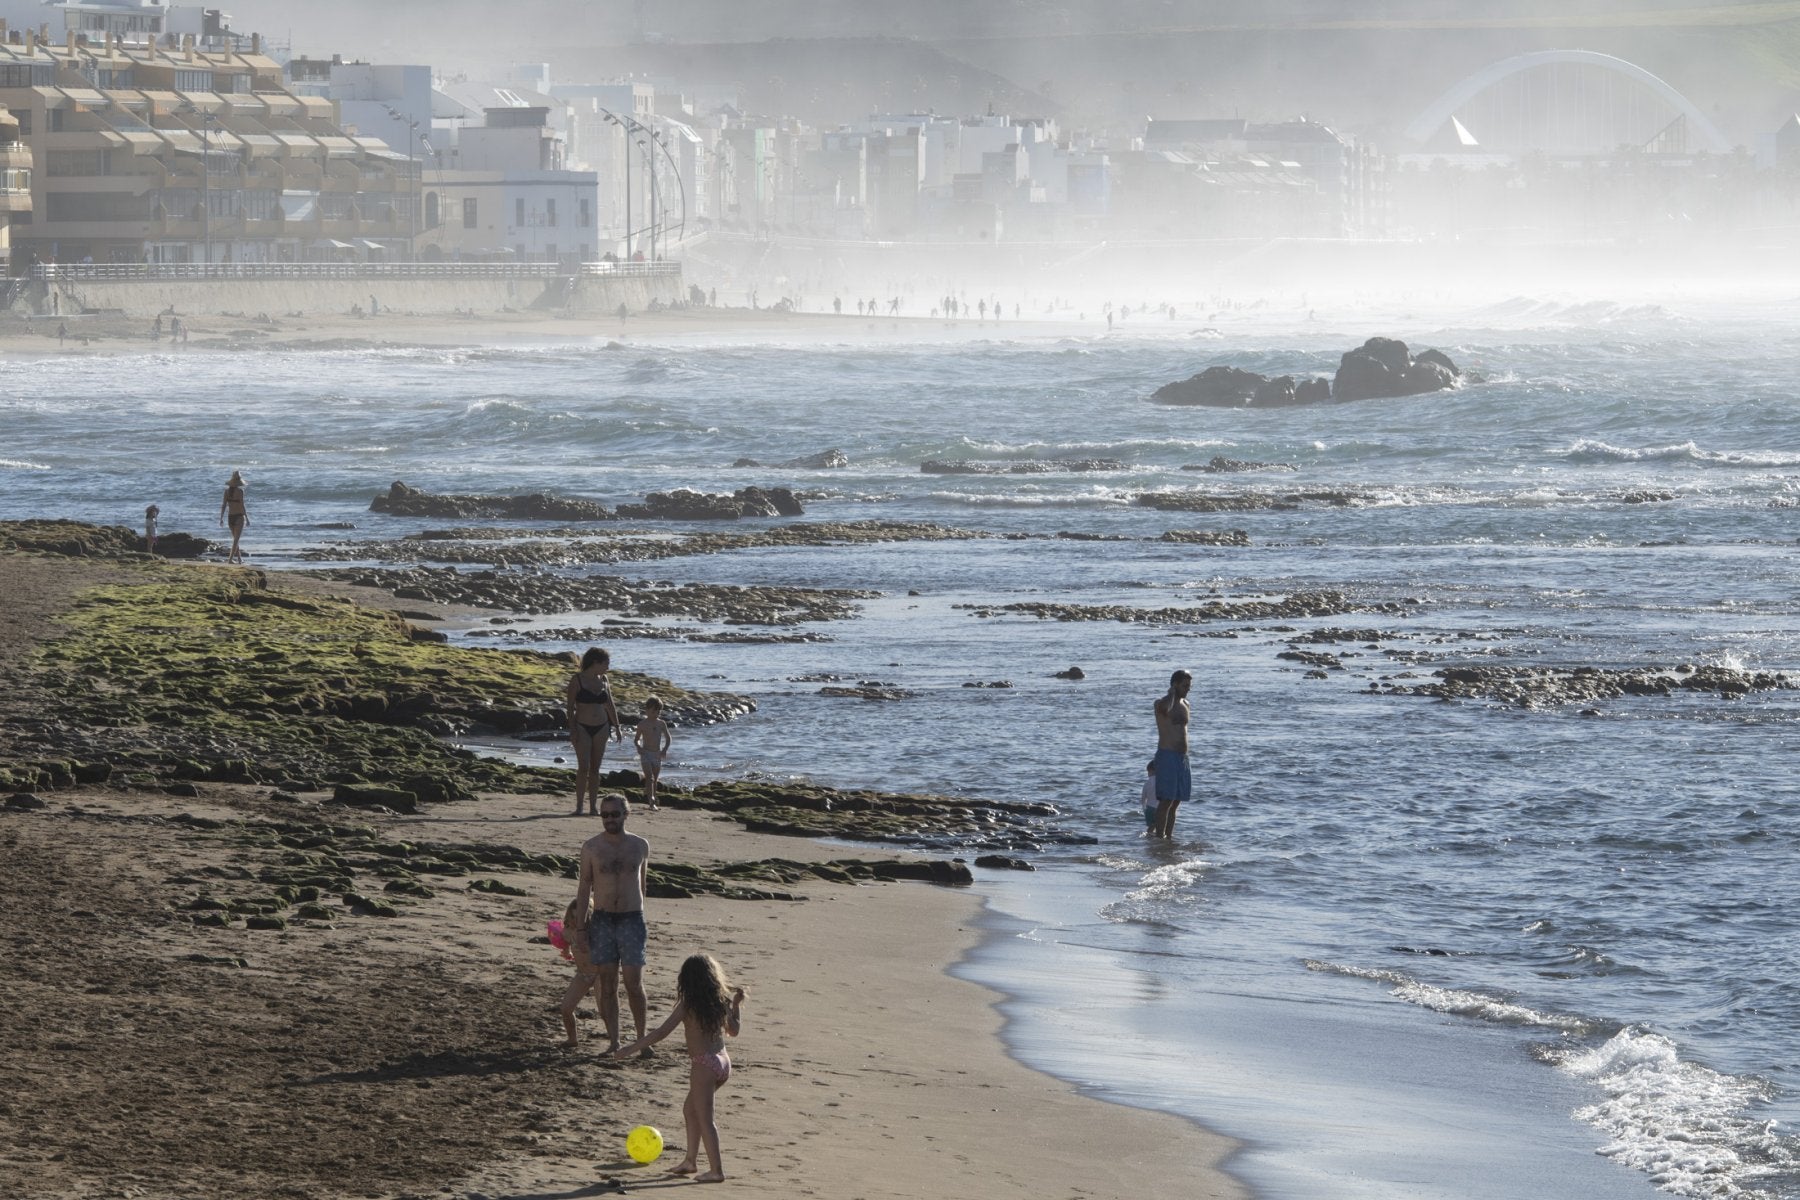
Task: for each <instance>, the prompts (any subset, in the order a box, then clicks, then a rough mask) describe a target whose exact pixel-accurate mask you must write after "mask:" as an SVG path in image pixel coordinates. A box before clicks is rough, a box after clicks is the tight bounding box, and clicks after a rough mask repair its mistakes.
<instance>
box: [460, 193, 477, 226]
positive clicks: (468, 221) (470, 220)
mask: <svg viewBox="0 0 1800 1200" xmlns="http://www.w3.org/2000/svg"><path fill="white" fill-rule="evenodd" d="M463 228H464V229H473V228H475V197H473V196H469V197H466V198H465V199H464V200H463Z"/></svg>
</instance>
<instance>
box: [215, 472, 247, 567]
mask: <svg viewBox="0 0 1800 1200" xmlns="http://www.w3.org/2000/svg"><path fill="white" fill-rule="evenodd" d="M227 523H229V525H230V527H231V553H230V554H228V555H226V557H225V561H226V562H234V563H241V562H243V561H244V551H243V548H242V547H241V546H240V545H239V542H240V541H241V540H242V539H243V536H244V527H245V526H246V525H248V524H250V510H249V508H247V507H246V506H245V504H244V476H243V475H242V474H241V473H240V472H237V471H233V472H232V473H231V478H230V479H229V480H228V481H227V482H226V484H225V496H224V498H223V499H221V500H220V501H219V524H221V525H225V524H227Z"/></svg>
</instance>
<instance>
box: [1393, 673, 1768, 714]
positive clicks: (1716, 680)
mask: <svg viewBox="0 0 1800 1200" xmlns="http://www.w3.org/2000/svg"><path fill="white" fill-rule="evenodd" d="M1434 674H1435V676H1436V679H1437V682H1435V683H1424V684H1417V685H1411V686H1406V685H1397V684H1396V685H1390V686H1388V687H1386V688H1383V687H1382V686H1381V685H1380V684H1376V683H1371V684H1370V685H1369V687H1370V689H1371V690H1377V691H1385V692H1386V693H1387V694H1389V695H1396V696H1435V697H1437V698H1438V699H1441V700H1496V701H1500V702H1502V703H1507V704H1516V705H1518V706H1519V707H1520V708H1551V707H1555V706H1557V705H1562V704H1573V703H1578V702H1579V703H1591V702H1592V701H1595V700H1616V699H1618V698H1620V697H1622V696H1672V695H1675V694H1676V693H1678V692H1710V693H1712V694H1714V695H1717V696H1718V697H1720V698H1721V699H1724V700H1736V699H1738V698H1739V697H1742V696H1746V695H1748V694H1750V693H1751V692H1764V691H1773V690H1776V689H1793V688H1796V687H1800V679H1796V678H1795V677H1794V676H1792V675H1789V674H1787V673H1785V672H1781V671H1738V670H1733V669H1732V668H1730V667H1716V666H1709V667H1694V666H1689V665H1687V664H1685V663H1684V664H1682V665H1680V666H1677V667H1672V668H1670V667H1626V668H1620V669H1608V668H1604V667H1496V666H1463V667H1445V668H1443V669H1442V670H1439V671H1436V672H1434Z"/></svg>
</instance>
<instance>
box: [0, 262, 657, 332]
mask: <svg viewBox="0 0 1800 1200" xmlns="http://www.w3.org/2000/svg"><path fill="white" fill-rule="evenodd" d="M682 294H683V282H682V267H681V264H680V263H679V262H589V263H580V264H577V265H575V266H563V265H562V264H559V263H547V262H545V263H422V262H397V263H377V262H343V263H212V264H205V263H70V264H62V263H57V264H39V265H37V266H34V267H33V268H32V271H31V275H30V277H29V278H28V279H24V280H20V281H17V282H16V284H15V286H14V288H13V290H12V294H11V295H10V297H8V303H7V304H6V305H5V306H4V307H7V308H9V309H11V310H12V311H14V312H18V313H29V314H31V315H33V316H65V315H73V314H76V313H82V312H111V313H116V314H121V315H124V316H129V317H142V318H145V319H149V318H151V317H154V316H155V315H157V314H159V313H167V312H174V313H178V314H180V315H183V316H188V315H196V316H198V315H207V314H229V313H270V314H281V313H294V312H307V313H343V312H349V311H351V310H352V309H365V310H379V309H386V310H391V311H395V312H404V313H414V314H420V315H430V314H442V313H460V312H476V313H484V312H486V313H498V312H522V311H526V310H537V311H552V312H575V313H611V312H615V311H617V310H618V309H619V307H620V306H621V305H623V306H624V307H625V308H626V309H628V310H629V311H632V312H640V311H643V310H644V309H646V308H649V307H651V306H652V305H653V304H664V305H666V304H672V303H675V302H676V301H678V300H680V299H681V298H682Z"/></svg>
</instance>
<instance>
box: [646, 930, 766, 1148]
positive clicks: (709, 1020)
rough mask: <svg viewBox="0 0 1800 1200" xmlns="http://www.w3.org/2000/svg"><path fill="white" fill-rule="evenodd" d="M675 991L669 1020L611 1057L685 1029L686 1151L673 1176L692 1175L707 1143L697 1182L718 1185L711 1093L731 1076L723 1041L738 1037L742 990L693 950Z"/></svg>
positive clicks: (710, 958)
mask: <svg viewBox="0 0 1800 1200" xmlns="http://www.w3.org/2000/svg"><path fill="white" fill-rule="evenodd" d="M675 993H676V997H677V999H676V1001H675V1011H674V1012H672V1013H670V1014H669V1019H668V1020H666V1021H664V1022H663V1023H662V1024H661V1025H659V1026H657V1027H656V1029H655V1030H654V1031H652V1032H651V1033H649V1034H647V1035H645V1036H644V1037H642V1038H640V1039H638V1040H637V1041H635V1042H633V1043H632V1044H631V1045H629V1046H624V1047H622V1048H620V1049H618V1050H615V1051H613V1055H614V1057H617V1058H630V1057H631V1056H632V1055H634V1054H636V1053H637V1052H638V1051H639V1050H640V1049H643V1048H645V1047H648V1046H650V1045H653V1044H654V1043H656V1042H660V1041H662V1040H663V1039H664V1038H666V1037H668V1036H669V1034H670V1033H672V1032H674V1029H675V1027H676V1026H677V1025H680V1026H681V1027H682V1032H683V1033H684V1034H685V1035H686V1037H687V1050H688V1095H687V1103H686V1104H683V1105H682V1106H681V1117H682V1120H683V1122H685V1124H686V1126H687V1154H685V1155H684V1156H683V1157H682V1159H681V1161H680V1162H679V1163H677V1164H675V1166H674V1167H672V1168H670V1170H669V1174H671V1175H694V1172H695V1171H697V1170H699V1169H700V1148H701V1146H705V1147H706V1160H707V1162H708V1163H710V1164H711V1166H712V1170H710V1171H708V1172H707V1173H706V1174H704V1175H694V1181H695V1182H696V1183H719V1182H720V1181H722V1180H723V1179H724V1178H725V1169H724V1165H723V1163H722V1162H721V1160H720V1157H719V1127H718V1125H717V1124H716V1123H715V1122H714V1120H713V1093H714V1092H716V1091H718V1090H719V1089H720V1088H721V1087H723V1086H725V1081H726V1080H727V1079H730V1078H731V1055H730V1054H729V1053H727V1052H726V1050H725V1039H726V1037H727V1036H730V1037H736V1036H737V1035H738V1028H739V1025H740V1010H741V1009H742V1008H743V1005H744V989H743V988H734V987H732V986H731V984H730V983H729V982H728V981H727V980H726V978H725V972H724V970H723V969H721V968H720V966H719V964H718V962H717V961H715V960H714V959H713V956H712V955H710V954H695V955H691V956H690V957H689V958H688V960H687V961H686V962H684V963H682V964H681V973H680V974H679V975H677V976H676V977H675Z"/></svg>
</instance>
